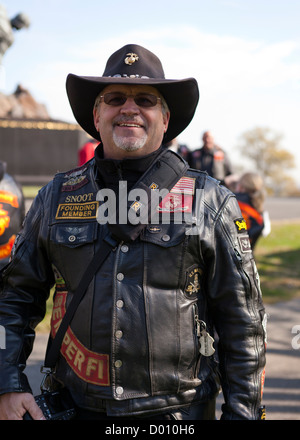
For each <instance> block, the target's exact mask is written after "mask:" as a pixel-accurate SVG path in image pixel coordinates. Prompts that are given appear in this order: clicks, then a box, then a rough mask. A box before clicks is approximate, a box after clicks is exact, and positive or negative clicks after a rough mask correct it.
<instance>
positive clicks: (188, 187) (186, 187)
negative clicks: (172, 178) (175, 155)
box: [170, 177, 195, 196]
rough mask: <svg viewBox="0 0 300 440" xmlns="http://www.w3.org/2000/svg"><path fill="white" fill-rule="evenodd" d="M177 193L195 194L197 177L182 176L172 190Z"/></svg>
mask: <svg viewBox="0 0 300 440" xmlns="http://www.w3.org/2000/svg"><path fill="white" fill-rule="evenodd" d="M170 192H171V193H176V194H190V195H191V196H192V195H194V192H195V179H193V178H192V177H182V178H181V179H180V180H178V182H177V183H176V185H175V186H173V188H172V189H171V191H170Z"/></svg>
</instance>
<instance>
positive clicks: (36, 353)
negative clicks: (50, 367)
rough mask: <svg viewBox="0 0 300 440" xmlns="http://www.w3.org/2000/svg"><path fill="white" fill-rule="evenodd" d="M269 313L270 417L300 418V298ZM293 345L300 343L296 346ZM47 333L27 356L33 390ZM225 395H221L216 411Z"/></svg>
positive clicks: (39, 336) (267, 386)
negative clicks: (295, 332)
mask: <svg viewBox="0 0 300 440" xmlns="http://www.w3.org/2000/svg"><path fill="white" fill-rule="evenodd" d="M266 310H267V314H268V354H267V366H266V381H265V390H264V399H263V403H264V404H265V405H266V409H267V419H268V420H300V337H299V338H297V334H293V333H292V329H293V327H294V326H299V332H298V333H300V299H295V300H292V301H289V302H285V303H278V304H275V305H266ZM293 338H294V345H295V347H298V348H297V349H295V348H293V346H292V341H293ZM47 339H48V336H47V335H46V334H43V333H39V334H37V338H36V343H35V346H34V350H33V352H32V354H31V356H30V358H29V360H28V364H27V368H26V370H25V371H26V373H27V375H28V377H29V381H30V383H31V386H32V388H33V392H34V394H37V393H39V386H40V383H41V380H42V375H41V374H40V372H39V368H40V365H41V363H42V360H43V356H44V353H45V348H46V344H47ZM222 402H223V397H222V395H220V397H219V399H218V405H217V407H218V410H217V415H218V417H219V416H220V406H221V404H222Z"/></svg>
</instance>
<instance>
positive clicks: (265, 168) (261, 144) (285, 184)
mask: <svg viewBox="0 0 300 440" xmlns="http://www.w3.org/2000/svg"><path fill="white" fill-rule="evenodd" d="M282 137H283V136H282V135H281V134H279V133H275V132H274V131H273V130H271V129H269V128H265V127H256V128H254V129H252V130H249V131H246V132H245V133H243V134H242V135H241V136H240V141H239V145H238V149H239V151H240V153H241V154H242V155H243V157H246V158H248V159H250V161H251V162H252V163H253V165H254V167H255V169H256V170H257V172H258V173H260V174H261V175H262V176H263V177H264V179H265V185H266V190H267V192H268V194H270V195H275V196H283V195H288V194H289V193H290V191H291V190H292V189H293V190H294V189H295V188H296V183H295V182H294V180H293V179H292V178H291V177H290V176H289V175H288V174H287V172H288V170H290V169H291V168H295V158H294V156H293V154H291V153H290V152H289V151H287V150H285V149H284V148H282V147H281V140H282Z"/></svg>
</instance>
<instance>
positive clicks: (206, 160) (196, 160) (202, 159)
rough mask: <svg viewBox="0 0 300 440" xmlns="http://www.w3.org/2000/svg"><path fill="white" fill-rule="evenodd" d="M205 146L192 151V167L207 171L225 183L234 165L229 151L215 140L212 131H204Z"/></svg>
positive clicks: (190, 158)
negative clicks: (228, 153)
mask: <svg viewBox="0 0 300 440" xmlns="http://www.w3.org/2000/svg"><path fill="white" fill-rule="evenodd" d="M202 140H203V146H202V147H201V148H198V149H196V150H194V151H191V152H190V154H189V156H188V159H187V160H188V163H189V165H190V167H191V168H194V169H196V170H201V171H206V172H207V173H208V175H209V176H211V177H213V178H214V179H217V180H220V181H221V183H223V184H225V179H226V177H227V176H229V175H230V174H232V166H231V162H230V160H229V157H228V155H227V153H226V152H225V151H224V150H223V149H222V148H221V147H219V146H218V145H216V144H215V142H214V137H213V135H212V133H211V132H210V131H205V132H204V133H203V137H202Z"/></svg>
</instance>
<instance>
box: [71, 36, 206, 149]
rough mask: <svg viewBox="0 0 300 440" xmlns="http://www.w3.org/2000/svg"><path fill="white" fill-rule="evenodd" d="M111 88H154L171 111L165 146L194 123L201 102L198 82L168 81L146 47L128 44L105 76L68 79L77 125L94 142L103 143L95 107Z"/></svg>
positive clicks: (113, 57) (110, 62)
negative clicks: (104, 93) (103, 93)
mask: <svg viewBox="0 0 300 440" xmlns="http://www.w3.org/2000/svg"><path fill="white" fill-rule="evenodd" d="M110 84H130V85H131V84H137V85H150V86H153V87H155V88H156V89H157V90H158V91H159V92H160V93H161V95H162V96H163V97H164V98H165V100H166V102H167V104H168V107H169V109H170V121H169V127H168V130H167V132H166V133H165V136H164V142H169V141H171V140H172V139H173V138H175V137H176V136H178V135H179V134H180V133H181V132H182V131H183V130H184V129H185V128H186V127H187V126H188V125H189V123H190V122H191V120H192V118H193V116H194V113H195V110H196V107H197V103H198V100H199V90H198V84H197V81H196V80H195V79H194V78H186V79H182V80H174V79H165V74H164V71H163V67H162V64H161V62H160V60H159V58H158V57H157V56H156V55H154V54H153V53H152V52H150V51H149V50H147V49H145V48H144V47H141V46H138V45H136V44H127V45H126V46H124V47H122V48H121V49H119V50H118V51H116V52H115V53H113V54H112V55H111V56H110V58H109V59H108V61H107V64H106V67H105V70H104V73H103V76H100V77H94V76H77V75H74V74H72V73H70V74H69V75H68V77H67V83H66V87H67V94H68V98H69V101H70V105H71V108H72V111H73V114H74V116H75V119H76V120H77V122H78V124H79V125H80V126H81V127H82V128H83V129H84V130H85V131H86V132H87V133H89V134H90V135H91V136H92V137H93V138H95V139H98V140H100V135H99V133H98V132H97V130H96V128H95V126H94V119H93V107H94V103H95V99H96V97H97V96H98V95H99V93H100V92H101V90H102V89H103V88H104V87H106V86H108V85H110Z"/></svg>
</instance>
